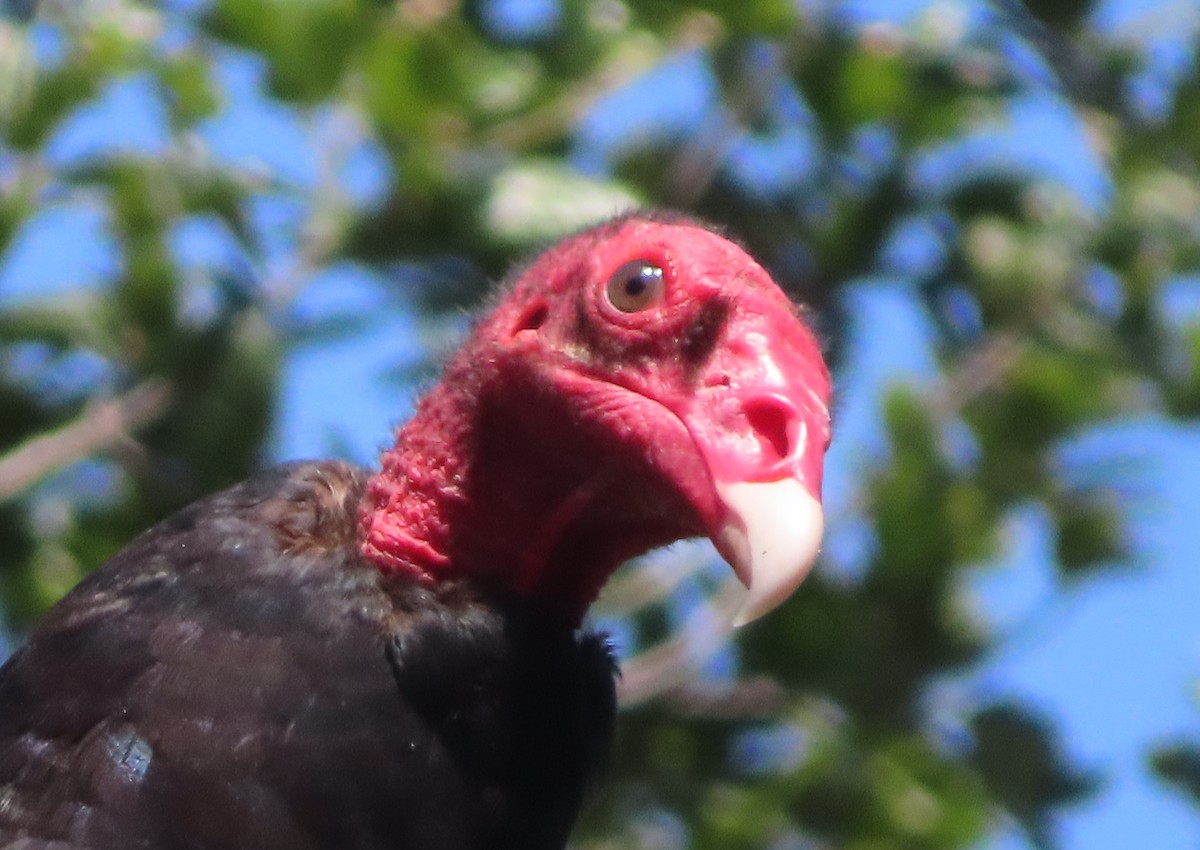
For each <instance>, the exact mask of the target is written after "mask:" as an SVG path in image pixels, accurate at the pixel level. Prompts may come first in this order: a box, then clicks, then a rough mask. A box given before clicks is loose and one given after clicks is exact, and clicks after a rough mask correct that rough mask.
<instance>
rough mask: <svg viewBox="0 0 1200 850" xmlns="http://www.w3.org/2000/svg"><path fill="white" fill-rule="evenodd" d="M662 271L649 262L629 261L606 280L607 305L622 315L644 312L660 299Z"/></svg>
mask: <svg viewBox="0 0 1200 850" xmlns="http://www.w3.org/2000/svg"><path fill="white" fill-rule="evenodd" d="M662 292H663V270H662V269H661V268H659V267H658V266H656V265H654V264H653V263H651V262H650V261H649V260H630V261H629V262H628V263H625V264H624V265H623V266H621V267H620V268H619V269H617V270H616V271H615V272H613V276H612V277H610V278H609V279H608V288H607V289H606V294H607V295H608V303H609V304H612V305H613V306H614V307H616V308H617V309H618V310H620V311H621V312H622V313H637V312H638V311H640V310H645V309H646V308H647V307H649V306H650V305H651V304H653V303H655V302H656V301H658V299H659V298H661V297H662Z"/></svg>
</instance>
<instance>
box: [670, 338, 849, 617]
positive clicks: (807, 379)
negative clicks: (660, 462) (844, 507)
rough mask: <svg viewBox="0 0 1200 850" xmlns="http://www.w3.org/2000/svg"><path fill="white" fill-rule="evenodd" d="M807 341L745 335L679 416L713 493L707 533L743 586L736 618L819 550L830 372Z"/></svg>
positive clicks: (781, 594) (778, 593)
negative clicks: (716, 509)
mask: <svg viewBox="0 0 1200 850" xmlns="http://www.w3.org/2000/svg"><path fill="white" fill-rule="evenodd" d="M810 340H811V337H809V336H808V335H807V333H806V334H805V335H804V336H803V341H804V345H803V347H798V346H795V345H792V344H789V339H788V335H780V334H771V335H767V334H764V333H759V332H754V331H752V332H749V333H746V334H744V335H743V336H742V337H741V344H740V345H738V346H733V353H732V355H731V359H728V360H724V361H722V362H719V363H716V364H713V366H712V367H711V369H710V370H709V374H708V375H707V377H706V379H705V380H704V381H703V383H704V387H705V388H704V390H703V391H702V392H701V393H700V394H699V395H698V398H697V400H696V404H695V405H694V406H693V407H692V408H691V409H690V410H689V411H688V412H687V413H686V414H685V415H684V416H683V417H682V418H683V420H684V423H685V424H686V425H687V428H688V430H689V432H690V433H691V435H692V439H693V440H694V441H695V443H696V445H697V447H698V448H699V450H700V453H701V454H702V455H703V456H704V460H705V463H706V465H707V467H708V471H709V474H710V476H711V478H712V482H713V486H714V489H715V491H716V496H717V499H718V501H719V502H720V508H721V510H720V515H718V516H713V517H711V518H710V519H709V523H708V524H709V536H710V537H711V539H712V541H713V543H714V544H715V545H716V547H717V550H718V551H719V552H720V553H721V556H722V557H723V558H724V559H725V560H726V561H728V562H729V565H730V566H731V567H733V571H734V573H735V574H736V575H737V577H738V579H739V580H740V581H741V582H742V584H744V585H745V586H746V589H747V593H746V598H745V600H744V601H743V603H742V606H741V609H740V611H739V612H738V614H737V616H736V617H735V618H734V625H735V626H741V625H745V624H746V623H749V622H752V621H753V620H756V619H758V618H759V617H761V616H762V615H764V614H766V613H767V612H768V611H770V610H772V609H773V608H775V607H776V606H778V605H779V604H780V603H782V602H783V601H784V600H785V599H787V597H788V596H790V595H791V594H792V592H793V591H794V590H795V589H796V588H797V587H798V586H799V585H800V583H801V582H802V581H803V580H804V578H805V577H806V576H807V575H808V572H809V570H810V569H811V567H812V565H813V563H814V562H815V561H816V559H817V556H818V554H819V553H820V550H821V534H822V532H823V530H824V515H823V512H822V510H821V474H822V468H823V464H824V455H825V449H826V448H827V446H828V443H829V434H830V431H829V406H828V397H829V377H828V373H827V372H826V370H825V365H824V362H823V361H822V360H821V358H820V354H819V353H818V352H816V350H815V346H814V345H813V344H812V343H811V342H810Z"/></svg>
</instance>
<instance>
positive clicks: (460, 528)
mask: <svg viewBox="0 0 1200 850" xmlns="http://www.w3.org/2000/svg"><path fill="white" fill-rule="evenodd" d="M490 365H491V366H493V367H494V368H495V370H496V372H495V373H493V374H492V375H491V376H489V377H483V378H481V377H480V376H479V374H478V373H479V370H480V358H479V357H478V356H476V357H472V356H470V355H469V354H467V353H466V352H464V355H463V356H461V357H459V358H456V359H455V361H454V362H453V363H451V364H450V366H449V368H448V370H447V373H446V376H445V378H444V380H443V381H442V382H441V383H440V384H439V385H438V386H437V387H436V388H435V389H434V390H433V391H432V392H431V393H430V394H429V395H428V396H426V397H425V398H424V399H423V400H422V401H421V402H420V404H419V405H418V408H417V411H416V413H415V414H414V416H413V418H412V419H411V420H410V421H409V422H408V423H407V424H406V425H405V426H404V427H403V428H401V430H400V431H399V433H398V435H397V439H396V444H395V446H394V447H393V448H392V449H390V450H388V451H387V452H385V453H384V454H383V457H382V468H381V470H380V471H379V472H378V473H377V474H376V475H375V476H374V477H373V478H372V479H371V481H370V482H369V484H368V488H367V494H366V497H365V499H364V503H363V509H362V518H361V523H362V530H363V543H362V551H363V554H364V555H365V556H366V558H367V559H368V560H370V561H371V562H373V563H375V564H376V565H377V566H378V567H379V568H380V569H381V570H382V571H384V572H387V573H398V574H403V575H411V576H413V577H414V578H415V579H416V580H417V581H420V582H422V583H424V584H427V585H430V586H435V585H438V584H440V583H443V582H448V581H456V580H469V581H472V582H474V583H475V584H476V585H477V586H479V587H481V588H483V589H484V590H485V592H487V593H490V594H493V595H499V596H500V597H505V598H509V599H519V598H526V599H536V600H538V602H539V603H540V605H539V607H540V608H542V609H545V610H547V611H549V612H551V616H555V617H559V618H561V619H562V620H563V621H564V622H567V623H569V624H570V625H572V626H574V625H578V624H579V622H580V621H581V620H582V618H583V615H584V614H585V613H586V610H587V607H588V606H589V605H590V603H591V602H592V600H593V599H594V598H595V595H596V594H597V593H598V592H599V589H600V587H601V586H602V585H603V584H604V582H605V581H606V580H607V578H608V576H609V575H610V574H611V572H612V571H613V570H614V569H615V568H616V567H617V566H618V565H620V564H621V563H622V562H623V561H625V560H627V559H628V558H631V557H633V556H635V555H637V554H640V553H642V552H645V551H647V550H649V549H651V548H654V547H656V546H660V545H665V544H666V543H670V542H672V541H674V540H677V539H679V538H681V537H684V536H692V535H696V534H699V533H702V530H703V529H702V528H701V527H700V525H699V521H698V520H696V521H695V522H688V523H687V524H686V525H681V523H680V520H679V519H678V517H680V516H684V517H687V516H691V515H692V511H691V510H690V509H689V508H688V506H687V505H686V504H682V501H681V497H680V496H679V495H678V494H676V493H675V492H673V490H672V489H671V488H669V487H665V486H663V485H662V484H655V483H654V482H655V479H656V478H658V476H653V475H647V471H646V469H645V468H644V464H642V463H640V462H639V459H638V453H637V452H635V451H631V450H630V448H629V447H623V446H619V445H617V446H614V445H611V444H606V442H605V437H604V434H603V431H602V430H599V429H588V428H586V427H580V428H575V429H564V428H548V427H544V426H545V425H546V423H547V422H554V421H556V420H561V418H562V417H570V416H572V411H571V410H570V409H568V408H567V407H566V405H565V403H563V402H562V401H561V400H560V399H559V397H558V396H557V395H556V394H555V393H554V392H553V391H547V388H546V384H545V382H544V381H540V380H539V379H538V377H537V376H536V375H535V374H533V373H530V372H521V371H520V370H519V369H511V368H508V367H506V366H505V365H504V364H503V363H499V364H498V363H497V362H496V361H494V360H493V361H492V363H491V364H490ZM506 372H507V373H509V374H506ZM514 402H515V403H514ZM564 432H566V433H564Z"/></svg>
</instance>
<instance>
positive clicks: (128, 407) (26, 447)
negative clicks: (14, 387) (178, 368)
mask: <svg viewBox="0 0 1200 850" xmlns="http://www.w3.org/2000/svg"><path fill="white" fill-rule="evenodd" d="M170 401H171V386H170V384H169V383H167V382H166V381H165V380H163V379H161V378H150V379H148V380H146V381H143V382H142V383H140V384H138V385H137V386H136V387H134V388H133V389H132V390H130V391H129V392H127V393H125V394H124V395H121V396H118V397H117V398H113V399H104V400H102V401H94V402H92V403H91V404H89V405H88V406H87V407H86V408H85V409H84V411H83V413H82V414H81V415H80V416H79V418H77V419H76V420H75V421H73V422H69V423H68V424H66V425H64V426H62V427H61V428H58V429H56V430H54V431H51V432H49V433H47V434H42V435H40V436H37V437H34V438H32V439H30V440H27V441H25V442H24V443H22V444H21V445H19V446H17V447H16V448H15V449H13V450H12V451H10V452H9V453H8V454H6V455H3V456H0V502H4V501H7V500H8V499H11V498H13V497H14V496H17V495H19V494H20V493H22V492H24V491H25V490H27V489H28V488H30V487H32V486H33V485H34V484H36V483H38V482H39V481H41V480H43V479H45V478H46V477H47V476H49V475H50V474H52V473H54V472H57V471H58V470H60V469H63V468H64V467H67V466H70V465H71V464H73V463H76V462H78V461H80V460H83V459H84V458H85V457H87V456H89V455H92V454H95V453H96V452H98V451H102V450H103V449H106V448H109V447H111V446H113V445H116V444H117V443H120V442H122V441H123V440H126V439H128V438H129V435H130V434H131V433H132V432H133V431H136V430H138V429H139V428H142V427H144V426H146V425H147V424H149V423H151V422H153V421H154V420H155V419H157V418H158V417H160V416H162V414H163V413H164V412H165V411H166V410H167V407H168V406H169V404H170Z"/></svg>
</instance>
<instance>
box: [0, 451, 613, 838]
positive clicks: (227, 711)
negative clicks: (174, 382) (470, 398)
mask: <svg viewBox="0 0 1200 850" xmlns="http://www.w3.org/2000/svg"><path fill="white" fill-rule="evenodd" d="M363 480H364V479H363V474H362V473H361V472H360V471H358V470H355V469H353V468H351V467H348V466H345V465H342V464H335V463H324V464H299V465H293V466H290V467H284V468H281V469H279V470H275V471H272V472H269V473H266V474H264V475H262V476H260V477H258V478H256V479H254V480H253V481H250V482H247V483H245V484H242V485H240V486H238V487H235V488H233V489H231V490H229V491H226V492H225V493H222V494H220V495H217V496H214V497H212V498H210V499H207V500H204V501H202V502H199V503H197V504H195V505H193V506H191V507H189V508H187V509H185V510H183V511H181V512H180V513H178V514H176V515H175V516H173V517H171V518H170V519H168V520H166V521H165V522H163V523H162V524H160V525H159V526H157V527H155V528H154V529H152V530H150V531H149V532H147V533H146V534H144V535H142V536H141V537H140V538H139V539H138V540H136V541H135V542H134V543H133V544H131V545H130V546H129V547H128V548H127V549H125V550H124V551H123V552H122V553H120V554H119V555H118V556H117V557H115V558H114V559H113V560H112V561H111V562H110V563H108V564H107V565H106V566H105V567H103V568H102V569H101V570H99V571H98V572H97V573H95V574H94V575H92V576H91V577H89V578H88V579H87V580H86V581H84V582H83V583H82V584H81V585H80V586H79V587H78V588H76V589H75V590H74V591H73V592H72V593H71V594H69V595H68V597H67V598H66V599H64V600H63V602H62V603H60V605H58V606H57V607H56V608H55V609H54V610H53V611H52V612H51V614H50V615H49V617H48V618H47V619H46V621H45V622H44V623H43V624H42V625H41V626H40V627H39V628H38V630H37V631H36V632H35V633H34V635H33V636H32V638H31V640H30V641H29V643H28V644H27V645H26V646H25V647H24V648H22V649H21V650H19V651H18V652H17V653H16V654H15V655H14V656H13V657H12V658H11V659H10V660H9V662H8V663H7V664H6V665H5V666H4V667H3V668H2V669H0V846H2V847H15V848H24V850H51V848H53V849H54V850H82V849H83V848H89V850H111V848H123V850H133V849H134V848H154V850H167V849H168V848H171V850H174V848H180V850H183V848H187V850H232V848H246V850H251V848H284V847H286V848H298V849H299V848H346V850H349V849H350V848H405V850H435V848H436V850H468V848H492V849H493V850H495V848H523V850H539V848H559V847H562V846H563V844H564V843H565V841H566V835H567V832H568V831H569V828H570V826H571V823H572V821H573V820H574V816H575V812H576V810H577V807H578V803H579V799H580V796H581V794H582V792H583V790H584V787H585V785H586V783H587V780H588V777H589V775H590V773H591V771H592V769H593V767H594V766H595V765H596V763H597V761H598V760H600V758H601V757H602V755H603V753H604V751H605V749H606V748H607V745H608V740H609V736H610V734H611V728H612V722H613V712H614V694H613V664H612V661H611V658H610V655H609V653H608V650H607V648H606V646H605V644H604V642H603V640H601V639H600V638H599V637H597V636H595V635H590V634H585V635H582V636H581V635H579V634H576V633H573V632H572V631H570V630H569V629H568V628H566V627H564V626H562V625H558V624H555V623H551V622H547V621H544V620H541V619H539V618H538V617H537V616H536V615H535V614H534V613H533V612H530V611H525V610H523V609H522V608H521V607H519V606H515V605H511V606H509V605H503V604H499V605H498V604H496V603H495V602H494V601H492V602H489V601H485V600H483V599H480V598H477V597H476V596H474V595H473V594H472V592H471V591H470V589H469V588H467V587H464V586H451V587H446V588H441V589H439V590H438V591H437V592H434V591H431V590H429V589H426V588H423V587H418V586H416V585H414V584H412V583H411V582H406V581H400V580H395V579H388V578H386V577H383V576H381V574H380V573H379V571H378V570H377V569H376V568H375V567H373V566H372V565H370V564H367V563H365V562H363V561H362V560H361V559H360V557H359V555H358V547H357V543H356V540H357V536H356V535H357V532H356V520H355V511H356V509H357V504H358V501H359V498H360V496H361V492H362V487H363Z"/></svg>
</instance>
